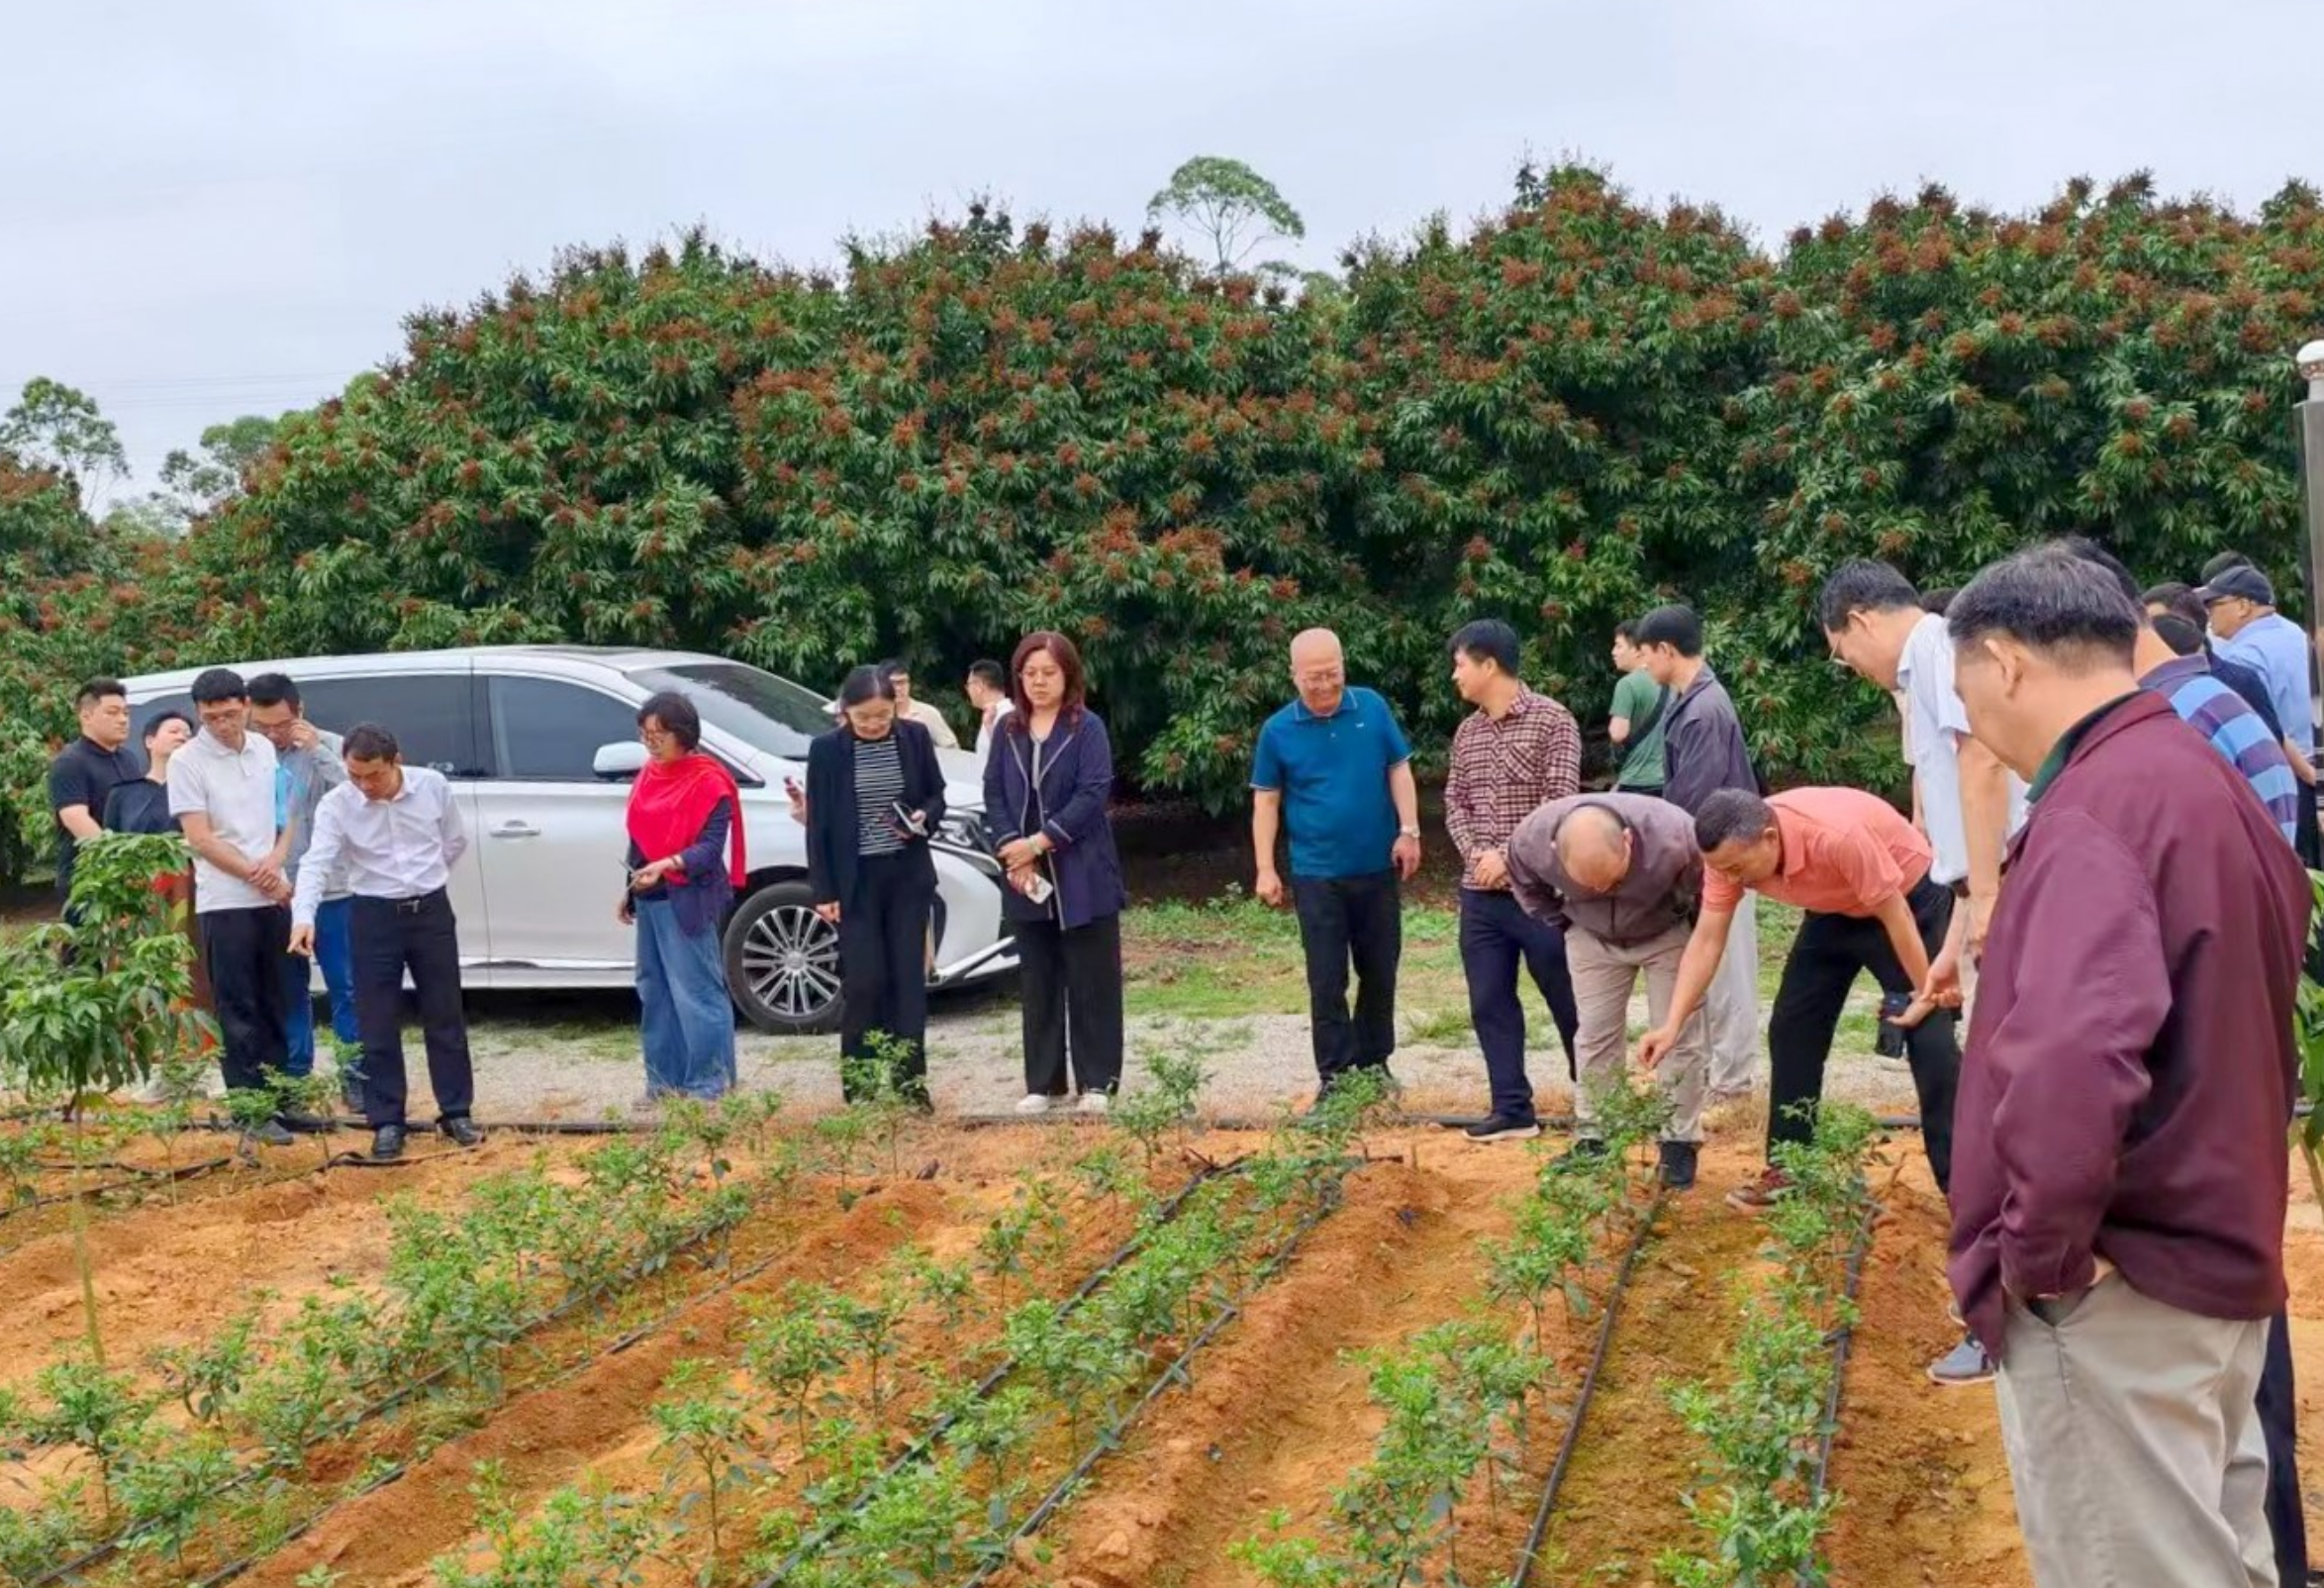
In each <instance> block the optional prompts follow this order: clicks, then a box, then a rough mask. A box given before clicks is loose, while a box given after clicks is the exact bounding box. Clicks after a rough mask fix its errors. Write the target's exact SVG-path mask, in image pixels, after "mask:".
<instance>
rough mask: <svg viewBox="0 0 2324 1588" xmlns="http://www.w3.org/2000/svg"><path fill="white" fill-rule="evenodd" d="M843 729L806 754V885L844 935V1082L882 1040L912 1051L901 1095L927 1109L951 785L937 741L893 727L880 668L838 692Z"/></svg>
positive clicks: (856, 676)
mask: <svg viewBox="0 0 2324 1588" xmlns="http://www.w3.org/2000/svg"><path fill="white" fill-rule="evenodd" d="M839 708H840V726H839V727H838V728H836V729H834V730H833V731H832V732H830V733H828V734H825V735H823V737H822V738H820V739H818V740H817V741H816V742H815V743H814V744H810V745H809V746H808V750H807V880H808V886H809V888H810V889H811V890H812V891H813V893H814V895H815V909H816V914H818V915H820V916H822V917H823V919H824V920H825V921H828V922H830V923H831V924H832V925H833V926H835V927H837V928H838V929H839V973H840V980H841V989H842V992H843V994H844V996H845V998H846V1008H845V1012H844V1013H843V1014H842V1015H841V1016H840V1020H839V1053H840V1059H841V1065H842V1067H841V1070H840V1075H841V1081H842V1084H843V1085H844V1087H845V1089H846V1092H847V1097H848V1101H850V1102H853V1101H854V1100H855V1096H856V1093H857V1091H858V1090H860V1088H859V1087H858V1086H857V1085H856V1084H855V1076H854V1074H853V1073H851V1070H852V1066H850V1065H849V1064H848V1063H847V1061H848V1060H854V1059H861V1058H864V1057H867V1056H868V1055H869V1052H870V1048H871V1036H872V1034H873V1033H874V1032H882V1033H885V1034H886V1035H887V1036H888V1037H890V1038H892V1039H894V1040H896V1041H897V1042H902V1043H903V1044H904V1048H905V1051H904V1052H903V1053H902V1054H901V1055H899V1063H900V1066H901V1067H900V1069H899V1070H898V1072H897V1074H896V1081H897V1087H898V1090H900V1091H902V1092H903V1093H904V1094H905V1095H906V1096H908V1097H910V1098H912V1099H913V1100H914V1101H916V1102H918V1103H919V1104H920V1105H921V1106H922V1107H923V1108H924V1107H926V1106H927V1105H928V1087H927V1073H928V1066H927V1052H926V1041H927V1030H928V977H927V940H928V917H929V914H930V913H931V911H932V910H933V909H934V906H935V900H936V863H935V861H934V859H933V858H932V857H931V856H930V855H929V853H928V838H929V836H930V835H931V834H933V833H934V832H935V831H936V827H937V824H938V823H940V822H942V821H943V819H944V773H943V770H942V768H940V767H939V766H938V765H937V764H936V746H935V743H934V741H932V740H931V739H929V737H928V731H927V730H926V729H924V728H922V727H920V724H918V723H914V722H906V721H903V720H902V719H900V718H899V717H898V716H897V715H896V691H895V687H894V686H893V685H891V684H890V683H889V682H888V681H887V679H886V677H885V676H884V675H883V674H882V673H881V672H880V670H879V669H878V668H877V667H858V668H856V669H855V670H854V671H853V672H851V673H849V674H848V675H847V681H846V683H845V684H843V685H842V686H841V687H840V690H839Z"/></svg>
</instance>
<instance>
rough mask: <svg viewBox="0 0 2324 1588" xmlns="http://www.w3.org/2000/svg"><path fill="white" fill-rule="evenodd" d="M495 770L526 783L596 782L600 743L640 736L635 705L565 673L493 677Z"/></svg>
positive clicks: (623, 740) (495, 772)
mask: <svg viewBox="0 0 2324 1588" xmlns="http://www.w3.org/2000/svg"><path fill="white" fill-rule="evenodd" d="M487 683H488V687H489V688H490V690H491V695H492V743H493V764H494V768H495V771H494V775H495V776H498V777H504V778H509V779H513V780H515V781H519V782H527V783H593V782H596V781H597V772H596V769H595V768H596V764H597V752H598V749H599V747H600V746H601V745H605V744H629V743H630V742H632V741H634V740H635V739H636V738H637V708H636V707H635V706H633V705H631V704H630V703H629V702H628V701H626V700H620V699H617V698H616V697H614V696H612V695H609V694H606V693H604V692H603V691H601V690H596V689H592V688H590V687H589V686H588V685H587V684H579V683H571V682H568V681H566V680H564V679H561V678H520V677H495V678H491V679H489V680H488V681H487Z"/></svg>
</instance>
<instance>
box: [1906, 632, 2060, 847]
mask: <svg viewBox="0 0 2324 1588" xmlns="http://www.w3.org/2000/svg"><path fill="white" fill-rule="evenodd" d="M1896 688H1897V692H1898V693H1899V694H1901V695H1902V696H1903V697H1904V702H1903V703H1904V750H1905V756H1906V758H1907V759H1908V760H1910V761H1911V763H1912V769H1913V770H1914V771H1915V772H1917V773H1919V774H1920V820H1921V825H1922V826H1923V827H1925V828H1926V829H1927V830H1928V838H1929V848H1930V849H1931V850H1932V851H1933V853H1932V855H1931V858H1930V862H1929V880H1930V881H1932V882H1935V883H1938V884H1940V885H1941V886H1944V887H1951V886H1952V885H1953V884H1954V883H1956V882H1962V881H1966V880H1967V879H1968V877H1969V826H1968V824H1967V823H1966V822H1965V821H1964V820H1963V819H1962V811H1961V762H1960V759H1959V756H1960V752H1961V742H1962V741H1963V740H1965V739H1967V738H1968V737H1969V712H1968V709H1967V708H1966V707H1964V706H1963V705H1962V704H1961V692H1960V690H1958V689H1957V688H1955V687H1954V683H1953V640H1952V637H1951V636H1950V635H1949V634H1947V633H1946V630H1945V620H1944V619H1943V618H1940V617H1938V616H1937V615H1936V614H1935V613H1930V614H1928V615H1927V616H1925V617H1923V618H1922V619H1921V620H1920V622H1918V623H1916V624H1914V625H1913V626H1912V634H1911V636H1910V638H1908V639H1907V640H1906V641H1905V642H1904V652H1903V654H1902V655H1901V656H1899V657H1898V658H1897V661H1896ZM2028 809H2029V807H2028V806H2027V803H2026V791H2025V780H2024V779H2023V778H2021V777H2019V776H2018V775H2017V774H2016V773H2015V772H2011V773H2010V774H2009V832H2010V833H2012V834H2014V833H2015V832H2016V831H2017V830H2018V829H2019V828H2021V827H2023V826H2025V817H2026V812H2027V810H2028Z"/></svg>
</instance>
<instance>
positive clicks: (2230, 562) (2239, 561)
mask: <svg viewBox="0 0 2324 1588" xmlns="http://www.w3.org/2000/svg"><path fill="white" fill-rule="evenodd" d="M2252 566H2254V563H2253V562H2252V559H2251V558H2250V557H2248V556H2245V555H2244V554H2243V553H2242V552H2241V551H2222V552H2220V553H2219V554H2218V555H2217V556H2215V557H2213V558H2212V559H2211V560H2210V561H2208V562H2206V563H2204V564H2203V581H2202V582H2203V583H2205V584H2209V583H2210V582H2211V581H2212V580H2213V579H2216V578H2218V577H2219V575H2221V574H2222V573H2225V572H2226V571H2227V570H2228V569H2229V568H2248V567H2252Z"/></svg>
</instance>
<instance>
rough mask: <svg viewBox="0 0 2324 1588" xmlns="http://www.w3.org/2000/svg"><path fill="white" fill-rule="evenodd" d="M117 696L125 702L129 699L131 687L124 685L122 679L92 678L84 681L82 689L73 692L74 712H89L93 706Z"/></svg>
mask: <svg viewBox="0 0 2324 1588" xmlns="http://www.w3.org/2000/svg"><path fill="white" fill-rule="evenodd" d="M117 695H118V696H119V697H121V698H122V699H123V700H127V699H129V686H128V685H126V684H124V683H123V682H122V681H121V680H120V679H118V678H91V679H88V680H86V681H84V682H83V683H82V684H81V686H80V688H78V689H76V690H74V691H73V694H72V709H73V710H74V711H87V710H88V709H89V708H90V707H91V706H94V705H95V704H97V702H98V701H100V700H111V699H113V698H114V697H115V696H117Z"/></svg>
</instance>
